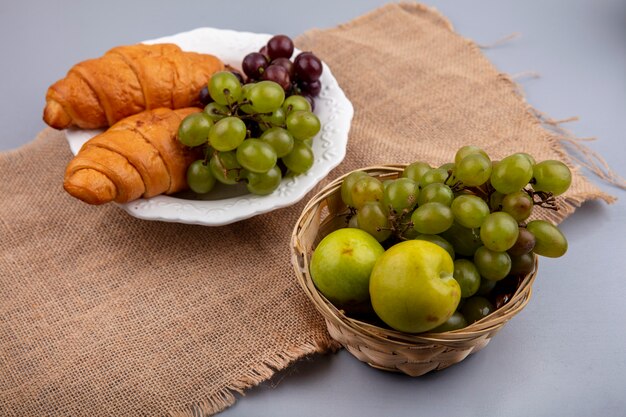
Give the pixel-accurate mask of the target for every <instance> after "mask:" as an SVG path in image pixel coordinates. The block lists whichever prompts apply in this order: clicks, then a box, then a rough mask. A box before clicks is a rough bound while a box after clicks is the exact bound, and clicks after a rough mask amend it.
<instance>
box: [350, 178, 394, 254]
mask: <svg viewBox="0 0 626 417" xmlns="http://www.w3.org/2000/svg"><path fill="white" fill-rule="evenodd" d="M370 178H371V177H370ZM356 217H357V223H358V224H359V229H361V230H365V231H366V232H367V233H369V234H370V235H372V236H374V238H375V239H376V240H377V241H379V242H382V241H383V240H385V239H387V238H388V237H389V236H390V235H391V230H389V215H388V213H387V211H386V210H385V207H384V206H383V205H382V203H380V202H376V201H368V202H366V203H365V204H363V205H362V206H361V208H360V209H359V211H358V212H357V215H356Z"/></svg>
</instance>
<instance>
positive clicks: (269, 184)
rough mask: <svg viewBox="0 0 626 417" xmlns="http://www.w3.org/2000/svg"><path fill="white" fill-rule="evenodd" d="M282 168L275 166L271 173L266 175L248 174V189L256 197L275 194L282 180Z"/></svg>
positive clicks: (265, 173)
mask: <svg viewBox="0 0 626 417" xmlns="http://www.w3.org/2000/svg"><path fill="white" fill-rule="evenodd" d="M282 177H283V176H282V174H281V172H280V168H278V167H277V166H273V167H272V168H270V170H269V171H267V172H264V173H258V172H252V171H250V172H248V175H246V179H247V180H248V184H247V185H246V188H248V191H250V192H251V193H252V194H256V195H268V194H271V193H273V192H274V190H276V189H277V188H278V186H279V185H280V181H281V179H282Z"/></svg>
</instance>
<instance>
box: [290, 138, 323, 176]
mask: <svg viewBox="0 0 626 417" xmlns="http://www.w3.org/2000/svg"><path fill="white" fill-rule="evenodd" d="M282 161H283V163H284V164H285V166H286V167H287V168H288V169H289V171H291V172H294V173H296V174H304V173H305V172H307V171H308V170H309V169H311V167H312V166H313V163H314V162H315V155H313V149H311V147H310V146H309V145H308V144H306V143H304V142H300V141H295V142H294V144H293V149H292V150H291V152H289V153H288V154H287V155H285V156H283V157H282Z"/></svg>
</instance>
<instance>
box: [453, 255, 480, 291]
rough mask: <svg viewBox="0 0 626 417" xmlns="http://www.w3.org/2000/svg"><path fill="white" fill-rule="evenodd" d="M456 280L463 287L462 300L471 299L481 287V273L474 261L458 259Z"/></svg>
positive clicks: (455, 265) (456, 261)
mask: <svg viewBox="0 0 626 417" xmlns="http://www.w3.org/2000/svg"><path fill="white" fill-rule="evenodd" d="M453 276H454V279H455V280H456V282H458V283H459V287H461V298H467V297H471V296H472V295H474V294H476V291H478V288H479V287H480V273H479V272H478V269H477V268H476V266H475V265H474V264H473V263H472V261H468V260H467V259H457V260H455V261H454V274H453Z"/></svg>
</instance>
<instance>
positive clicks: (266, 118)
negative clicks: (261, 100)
mask: <svg viewBox="0 0 626 417" xmlns="http://www.w3.org/2000/svg"><path fill="white" fill-rule="evenodd" d="M258 117H259V119H260V120H261V121H262V122H264V123H266V124H269V125H270V127H271V126H279V127H282V126H284V125H285V117H286V116H285V111H284V110H283V109H282V107H279V108H277V109H276V110H274V111H273V112H271V113H270V114H260V115H259V116H258ZM264 123H259V125H260V126H263V124H264Z"/></svg>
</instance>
